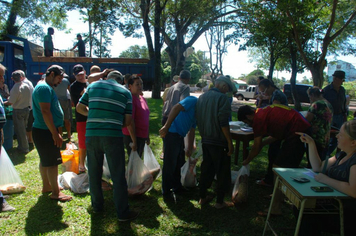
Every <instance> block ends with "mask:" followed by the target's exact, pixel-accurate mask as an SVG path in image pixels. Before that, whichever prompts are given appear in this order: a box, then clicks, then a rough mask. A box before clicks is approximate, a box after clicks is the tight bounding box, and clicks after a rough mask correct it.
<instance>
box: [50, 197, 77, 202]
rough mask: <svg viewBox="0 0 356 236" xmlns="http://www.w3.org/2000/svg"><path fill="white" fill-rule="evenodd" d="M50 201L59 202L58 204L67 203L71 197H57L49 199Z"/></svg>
mask: <svg viewBox="0 0 356 236" xmlns="http://www.w3.org/2000/svg"><path fill="white" fill-rule="evenodd" d="M50 198H51V200H55V201H60V202H69V201H71V200H72V199H73V197H71V196H68V195H64V196H62V197H58V198H52V197H50Z"/></svg>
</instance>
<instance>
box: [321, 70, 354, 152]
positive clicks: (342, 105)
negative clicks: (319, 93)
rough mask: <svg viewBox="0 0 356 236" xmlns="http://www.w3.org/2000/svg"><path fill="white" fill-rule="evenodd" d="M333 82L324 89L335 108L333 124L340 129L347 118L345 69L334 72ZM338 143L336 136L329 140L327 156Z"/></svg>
mask: <svg viewBox="0 0 356 236" xmlns="http://www.w3.org/2000/svg"><path fill="white" fill-rule="evenodd" d="M332 76H333V82H331V84H329V85H328V86H326V87H325V88H324V89H323V92H324V94H323V96H324V98H325V99H326V100H328V102H330V104H331V105H332V107H333V109H334V114H333V119H332V123H331V125H332V126H334V127H336V128H338V129H340V128H341V126H342V124H343V123H344V122H345V121H346V120H347V115H348V114H347V113H346V112H347V108H346V93H345V88H344V87H343V86H342V83H343V82H344V81H345V71H342V70H336V71H335V72H334V74H333V75H332ZM336 145H337V139H336V137H331V138H330V142H329V148H328V151H327V153H326V156H327V157H329V156H330V155H331V153H332V152H333V151H334V150H335V148H336Z"/></svg>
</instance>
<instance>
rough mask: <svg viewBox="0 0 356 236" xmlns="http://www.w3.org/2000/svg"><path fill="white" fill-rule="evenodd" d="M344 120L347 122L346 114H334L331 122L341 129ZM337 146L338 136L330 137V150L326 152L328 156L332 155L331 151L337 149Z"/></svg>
mask: <svg viewBox="0 0 356 236" xmlns="http://www.w3.org/2000/svg"><path fill="white" fill-rule="evenodd" d="M344 122H345V115H344V114H337V115H333V120H332V122H331V125H332V126H334V127H336V128H339V129H340V128H341V126H342V125H343V124H344ZM336 146H337V138H336V137H333V138H330V141H329V147H328V151H327V153H326V156H327V157H328V158H329V157H330V155H331V153H332V152H333V151H334V150H335V148H336Z"/></svg>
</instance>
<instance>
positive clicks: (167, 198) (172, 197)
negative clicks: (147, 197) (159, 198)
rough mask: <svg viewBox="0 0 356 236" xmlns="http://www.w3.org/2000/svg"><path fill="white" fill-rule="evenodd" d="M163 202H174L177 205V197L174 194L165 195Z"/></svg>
mask: <svg viewBox="0 0 356 236" xmlns="http://www.w3.org/2000/svg"><path fill="white" fill-rule="evenodd" d="M163 201H165V202H174V203H175V204H177V196H176V194H175V193H174V192H170V193H169V194H163Z"/></svg>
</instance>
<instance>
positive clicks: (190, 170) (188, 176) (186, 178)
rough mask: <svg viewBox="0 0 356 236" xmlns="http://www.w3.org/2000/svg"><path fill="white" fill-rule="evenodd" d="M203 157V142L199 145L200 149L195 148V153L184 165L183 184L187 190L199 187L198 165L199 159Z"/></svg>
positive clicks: (181, 173) (181, 172)
mask: <svg viewBox="0 0 356 236" xmlns="http://www.w3.org/2000/svg"><path fill="white" fill-rule="evenodd" d="M202 155H203V149H202V145H201V141H199V143H198V147H196V148H195V152H194V153H193V155H192V156H191V157H189V158H188V160H187V161H186V162H185V163H184V165H183V166H182V167H181V169H180V175H181V179H180V181H181V183H182V186H184V187H186V188H192V187H195V186H196V185H197V178H196V174H197V173H196V165H197V162H198V159H199V157H201V156H202Z"/></svg>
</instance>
